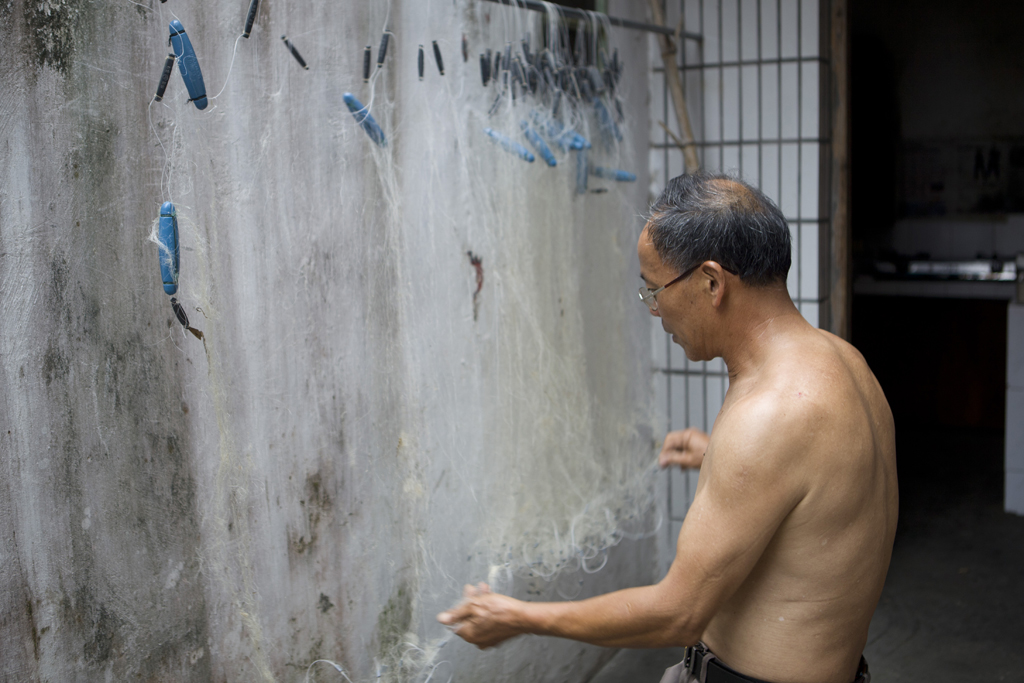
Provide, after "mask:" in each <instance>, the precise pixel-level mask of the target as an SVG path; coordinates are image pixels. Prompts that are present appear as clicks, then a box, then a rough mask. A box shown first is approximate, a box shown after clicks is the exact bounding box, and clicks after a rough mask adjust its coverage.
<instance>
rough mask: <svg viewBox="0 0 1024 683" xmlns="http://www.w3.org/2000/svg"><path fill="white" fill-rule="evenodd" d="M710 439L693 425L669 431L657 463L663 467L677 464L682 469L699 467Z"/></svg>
mask: <svg viewBox="0 0 1024 683" xmlns="http://www.w3.org/2000/svg"><path fill="white" fill-rule="evenodd" d="M710 440H711V437H710V436H708V435H707V434H705V433H704V432H702V431H701V430H699V429H697V428H695V427H690V428H689V429H682V430H680V431H677V432H669V433H668V435H667V436H666V437H665V445H663V446H662V447H661V453H660V454H659V455H658V464H659V465H660V466H661V467H663V468H665V467H671V466H672V465H679V466H680V467H681V468H683V469H687V468H690V467H692V468H695V469H700V466H701V464H702V463H703V462H704V451H706V450H707V449H708V442H709V441H710Z"/></svg>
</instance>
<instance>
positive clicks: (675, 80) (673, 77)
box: [650, 0, 700, 173]
mask: <svg viewBox="0 0 1024 683" xmlns="http://www.w3.org/2000/svg"><path fill="white" fill-rule="evenodd" d="M650 3H651V13H652V14H653V15H654V21H653V23H654V24H656V25H658V26H664V25H665V17H664V16H663V15H662V12H661V1H660V0H650ZM658 43H659V44H660V45H661V61H662V62H663V63H664V64H665V78H666V80H668V88H669V91H671V93H672V104H673V106H674V107H675V110H676V118H677V119H679V132H680V133H681V134H682V136H683V139H682V143H683V144H682V145H680V146H681V147H682V148H683V159H684V160H685V162H686V172H687V173H696V172H697V171H699V170H700V159H699V158H698V157H697V148H696V146H695V144H694V139H693V128H692V127H691V126H690V115H689V113H688V112H687V110H686V99H685V98H684V97H683V83H682V81H681V80H680V78H679V68H678V67H677V66H676V44H675V41H674V40H672V37H671V36H667V35H665V34H663V33H659V34H658ZM673 137H674V136H673Z"/></svg>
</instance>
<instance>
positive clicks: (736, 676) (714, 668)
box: [661, 643, 871, 683]
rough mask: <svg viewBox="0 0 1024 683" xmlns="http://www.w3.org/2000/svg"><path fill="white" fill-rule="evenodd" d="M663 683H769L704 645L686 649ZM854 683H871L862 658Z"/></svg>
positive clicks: (667, 672) (666, 672)
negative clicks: (728, 662) (726, 661)
mask: <svg viewBox="0 0 1024 683" xmlns="http://www.w3.org/2000/svg"><path fill="white" fill-rule="evenodd" d="M661 683H767V681H762V680H761V679H759V678H751V677H750V676H745V675H744V674H741V673H739V672H738V671H733V670H732V669H730V668H729V667H727V666H726V665H725V664H723V663H722V662H721V661H719V659H718V657H716V656H715V654H714V653H713V652H711V650H709V649H708V648H707V646H706V645H704V643H698V644H697V645H696V646H695V647H688V648H686V657H685V658H684V659H683V661H681V662H679V663H678V664H676V665H675V666H673V667H671V668H668V669H665V675H664V676H662V677H661ZM853 683H871V674H870V673H868V663H867V661H866V660H865V659H864V657H861V658H860V666H859V667H858V668H857V677H856V678H855V679H854V680H853Z"/></svg>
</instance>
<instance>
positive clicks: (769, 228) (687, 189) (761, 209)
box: [647, 173, 792, 287]
mask: <svg viewBox="0 0 1024 683" xmlns="http://www.w3.org/2000/svg"><path fill="white" fill-rule="evenodd" d="M647 231H648V234H649V235H650V238H651V242H652V243H653V245H654V248H655V250H656V251H657V252H658V255H659V256H661V259H662V261H664V262H665V263H667V264H668V265H671V266H673V267H674V268H675V269H676V270H678V271H679V272H680V273H684V272H686V271H687V270H689V269H690V268H693V267H695V266H698V265H700V264H701V263H703V262H705V261H715V262H716V263H718V264H719V265H721V266H722V267H723V268H725V269H726V270H729V271H731V272H734V273H736V274H737V275H739V277H740V279H741V280H742V281H743V282H744V283H745V284H748V285H751V286H754V287H765V286H767V285H771V284H778V283H779V282H785V281H786V276H787V275H788V274H789V267H790V265H791V263H792V253H791V249H792V247H791V240H790V234H789V225H788V224H787V223H786V218H785V217H784V216H783V215H782V212H781V211H780V210H779V207H777V206H776V205H775V204H774V203H773V202H772V200H770V199H768V197H766V196H765V195H764V193H762V192H761V191H760V190H758V189H756V188H753V187H751V186H750V185H748V184H746V183H744V182H743V181H742V180H739V179H737V178H732V177H730V176H728V175H723V174H718V173H695V174H690V175H686V174H684V175H681V176H677V177H675V178H673V179H672V180H670V181H669V182H668V185H666V186H665V190H664V191H663V192H662V193H661V196H660V197H658V199H657V201H655V202H654V204H653V205H652V206H651V214H650V219H649V220H648V223H647Z"/></svg>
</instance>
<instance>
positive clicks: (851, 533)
mask: <svg viewBox="0 0 1024 683" xmlns="http://www.w3.org/2000/svg"><path fill="white" fill-rule="evenodd" d="M637 252H638V255H639V257H640V274H641V277H642V278H643V280H644V283H645V285H646V287H644V288H641V290H640V294H641V297H642V298H643V299H644V301H645V303H646V304H647V305H648V307H649V308H650V309H651V313H652V315H655V316H658V317H660V318H661V321H662V326H663V327H664V328H665V331H666V332H668V333H669V334H671V335H672V340H673V341H674V342H675V343H677V344H679V345H680V346H682V347H683V350H684V351H685V352H686V356H687V358H689V359H690V360H692V361H701V360H711V359H712V358H716V357H719V356H721V357H722V358H723V359H724V360H725V363H726V366H727V367H728V370H729V391H728V393H727V394H726V397H725V402H724V404H723V406H722V410H721V412H720V413H719V414H718V417H717V419H716V421H715V426H714V430H713V431H712V433H711V435H710V437H708V435H706V434H703V433H702V432H698V431H696V430H686V431H684V432H674V433H672V434H670V435H669V437H668V438H667V439H666V441H665V448H664V450H663V451H662V453H661V456H660V460H661V464H662V465H663V466H669V465H675V464H678V465H682V466H688V467H700V478H699V481H698V484H697V491H696V494H695V496H694V500H693V504H692V505H691V507H690V510H689V512H688V513H687V515H686V519H685V521H684V522H683V527H682V531H681V532H680V534H679V541H678V544H677V549H676V557H675V560H674V562H673V563H672V567H671V568H670V569H669V571H668V574H667V575H666V576H665V578H664V579H662V580H661V581H660V582H659V583H657V584H655V585H653V586H644V587H639V588H629V589H626V590H620V591H616V592H614V593H608V594H606V595H601V596H597V597H594V598H590V599H587V600H581V601H579V602H554V603H530V602H521V601H518V600H514V599H512V598H510V597H507V596H504V595H499V594H497V593H493V592H491V591H490V590H489V588H488V587H487V586H486V585H485V584H480V585H479V586H477V587H472V586H467V587H466V590H465V595H464V600H463V602H462V603H460V604H459V605H457V606H455V607H453V608H452V609H450V610H449V611H447V612H444V613H442V614H441V615H439V616H438V618H439V620H440V621H441V622H442V623H445V624H449V625H453V626H455V627H456V628H457V633H458V635H459V636H461V637H462V638H464V639H465V640H467V641H469V642H471V643H474V644H476V645H478V646H479V647H481V648H486V647H492V646H494V645H497V644H498V643H500V642H502V641H503V640H506V639H507V638H511V637H512V636H515V635H518V634H521V633H532V634H539V635H548V636H557V637H561V638H572V639H574V640H580V641H584V642H588V643H594V644H596V645H604V646H609V647H667V646H681V645H685V646H695V645H696V646H697V647H696V648H694V649H691V650H688V651H687V652H688V656H687V660H688V661H687V662H684V663H681V664H680V665H678V666H677V667H673V668H672V669H669V670H668V671H667V672H666V675H665V679H664V680H665V681H673V682H676V681H705V680H706V681H707V683H718V682H725V683H732V682H733V681H737V682H738V681H771V682H773V683H851V681H854V680H859V681H865V680H868V677H867V676H866V672H865V669H866V667H865V666H863V665H862V663H861V662H862V659H861V653H862V651H863V649H864V645H865V643H866V642H867V634H868V624H869V622H870V621H871V615H872V613H873V612H874V610H875V606H876V605H877V603H878V599H879V597H880V595H881V592H882V585H883V583H884V582H885V574H886V571H887V570H888V567H889V558H890V555H891V552H892V543H893V537H894V535H895V532H896V516H897V508H898V493H897V486H896V453H895V445H894V430H893V419H892V413H891V412H890V410H889V406H888V404H887V403H886V400H885V396H884V395H883V394H882V390H881V388H880V387H879V385H878V382H877V381H876V380H875V378H874V375H872V373H871V371H870V370H869V369H868V366H867V364H866V363H865V362H864V358H863V357H862V356H861V355H860V353H858V352H857V350H856V349H854V348H853V347H852V346H850V345H849V344H847V343H846V342H844V341H843V340H842V339H839V338H838V337H836V336H834V335H832V334H829V333H828V332H825V331H823V330H819V329H816V328H814V327H812V326H811V325H810V324H808V323H807V321H805V320H804V319H803V317H801V315H800V313H799V312H798V311H797V308H796V306H795V305H794V304H793V301H792V300H791V299H790V297H789V293H788V292H787V290H786V275H787V273H788V271H789V267H790V235H789V228H788V226H787V225H786V221H785V219H784V218H783V216H782V214H781V212H780V211H779V209H778V208H777V207H776V206H775V205H774V204H772V203H771V201H770V200H769V199H767V198H766V197H765V196H764V195H763V194H761V193H760V192H759V191H757V190H756V189H753V188H751V187H749V186H747V185H745V184H744V183H741V182H739V181H737V180H734V179H731V178H728V177H726V176H716V175H703V174H702V175H689V176H680V177H678V178H675V179H673V180H672V181H670V183H669V184H668V187H667V188H666V189H665V191H664V193H662V196H661V197H660V198H659V199H658V201H657V202H656V203H655V205H654V206H653V207H652V213H651V217H650V219H649V221H648V223H647V225H646V227H645V228H644V230H643V232H642V233H641V235H640V240H639V243H638V245H637ZM691 669H692V670H693V671H692V672H691V671H690V670H691Z"/></svg>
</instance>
